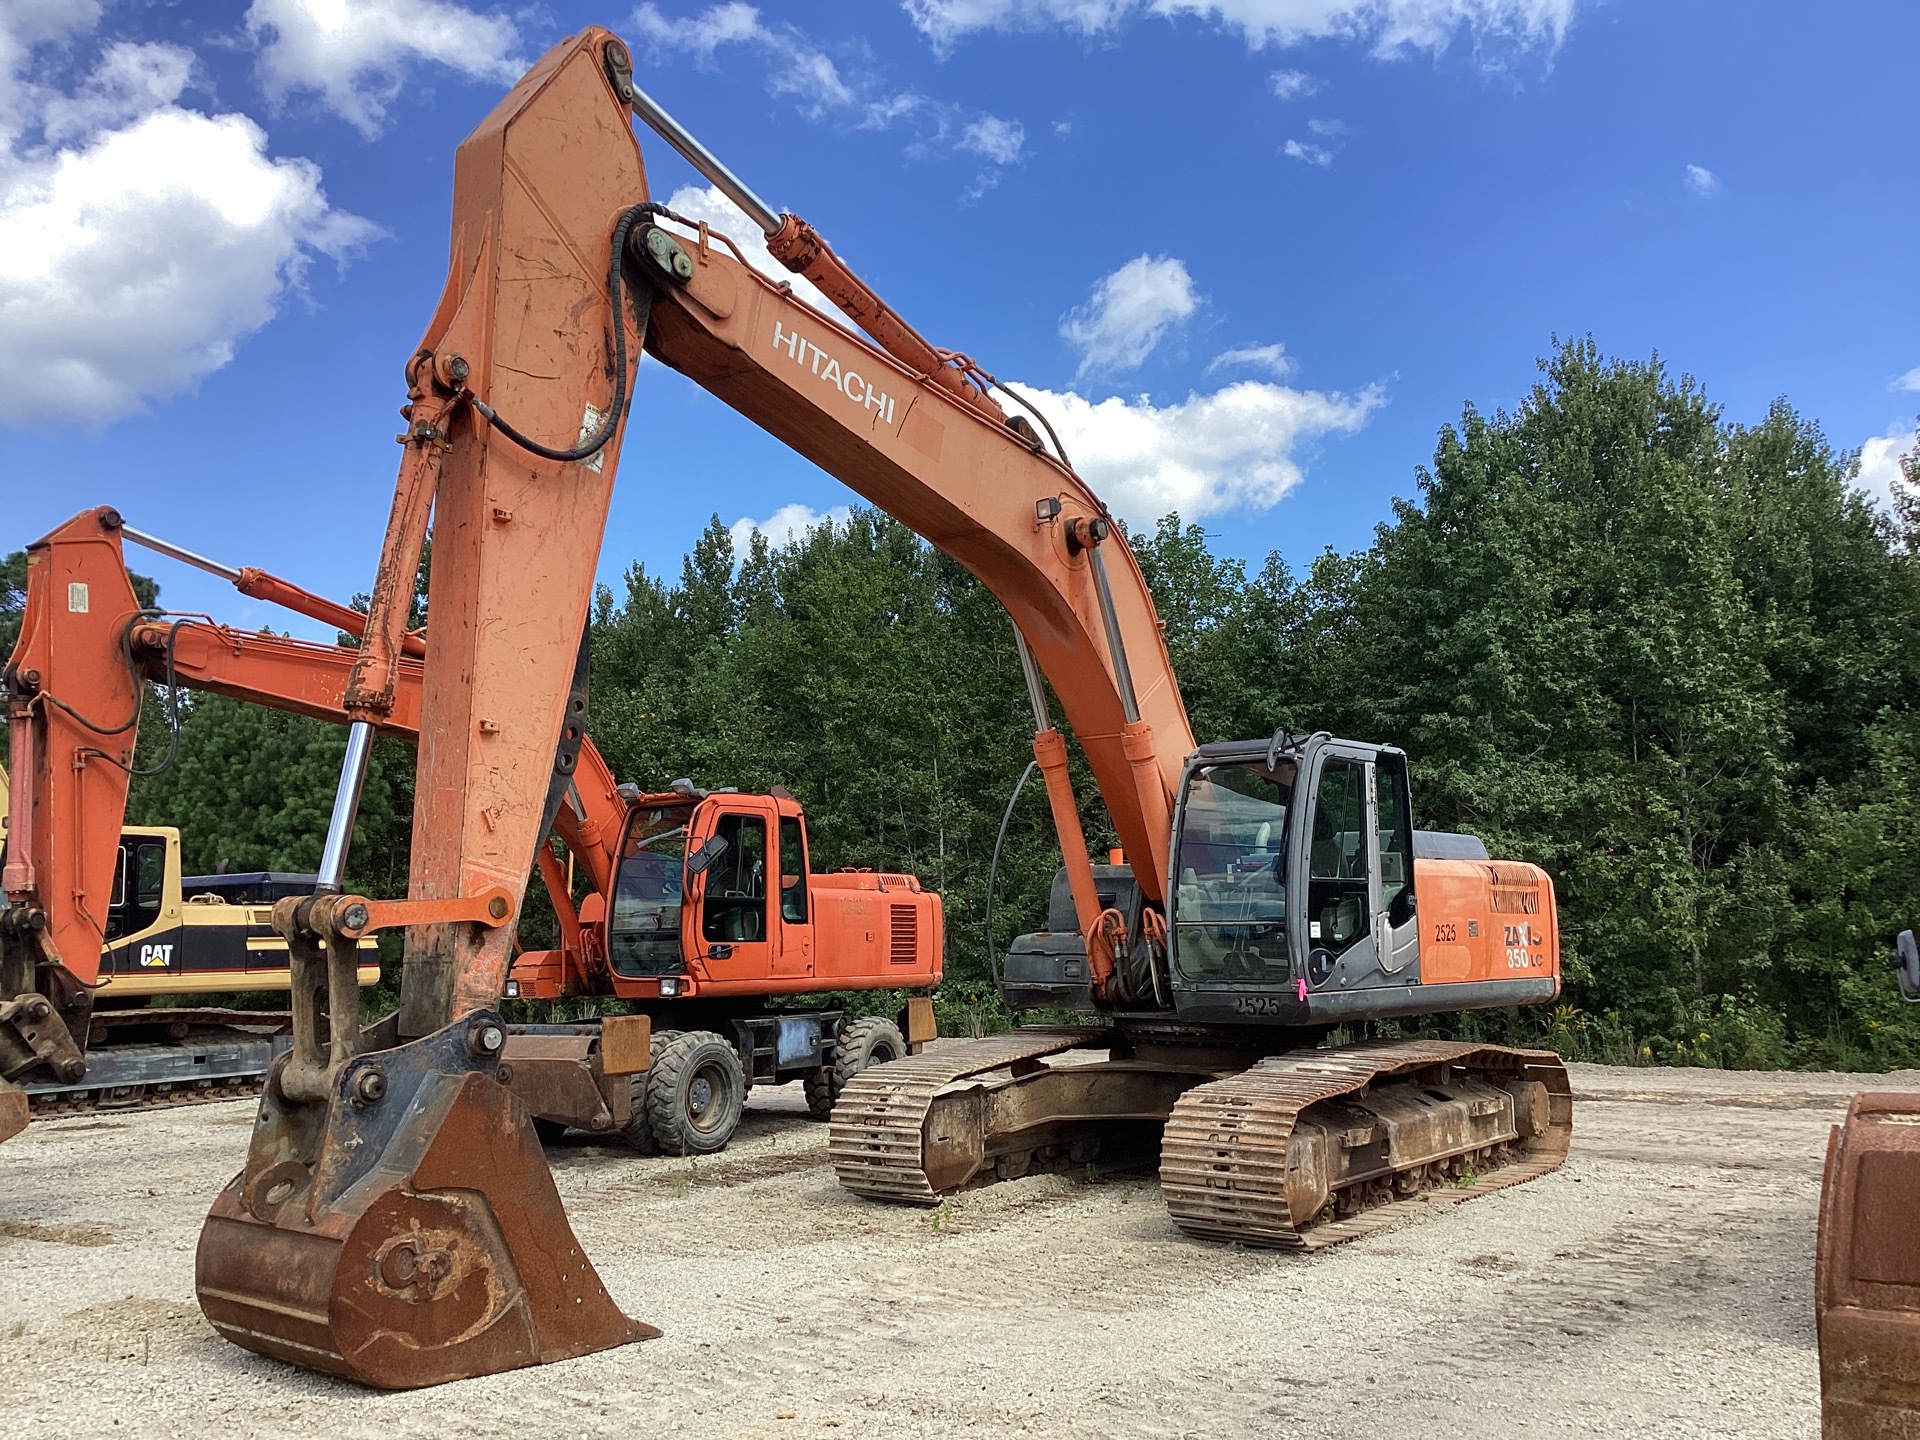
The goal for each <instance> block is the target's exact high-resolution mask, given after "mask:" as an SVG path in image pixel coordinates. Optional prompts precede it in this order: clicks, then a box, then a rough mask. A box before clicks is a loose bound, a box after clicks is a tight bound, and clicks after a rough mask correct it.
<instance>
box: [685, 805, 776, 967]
mask: <svg viewBox="0 0 1920 1440" xmlns="http://www.w3.org/2000/svg"><path fill="white" fill-rule="evenodd" d="M713 833H714V834H716V835H718V836H719V837H720V838H721V839H722V840H725V841H726V842H727V848H726V852H725V853H724V854H722V855H721V856H720V858H719V859H718V860H716V861H714V862H713V864H712V865H711V866H709V867H708V869H707V872H706V879H707V894H706V907H705V911H704V913H703V914H702V916H701V922H700V933H701V935H702V936H703V937H705V938H706V939H708V940H713V941H719V942H720V943H722V944H739V943H743V942H751V941H755V940H764V939H766V938H767V822H766V821H765V820H763V819H761V818H760V817H759V816H758V815H723V816H721V817H720V823H719V824H718V825H717V826H715V827H714V832H713Z"/></svg>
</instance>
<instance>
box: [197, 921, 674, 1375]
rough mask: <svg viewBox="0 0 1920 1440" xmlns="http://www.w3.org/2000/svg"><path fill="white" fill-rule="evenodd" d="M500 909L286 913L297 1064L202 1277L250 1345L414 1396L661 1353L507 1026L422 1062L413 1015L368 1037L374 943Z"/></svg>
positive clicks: (215, 1310) (288, 1058) (450, 1031)
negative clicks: (361, 981) (620, 1351)
mask: <svg viewBox="0 0 1920 1440" xmlns="http://www.w3.org/2000/svg"><path fill="white" fill-rule="evenodd" d="M502 893H503V892H502ZM499 900H500V896H499V895H488V896H482V897H480V898H479V900H477V901H474V900H467V901H456V902H412V903H409V902H404V901H400V902H381V903H376V902H370V901H367V900H364V899H361V898H360V897H358V896H351V895H316V896H310V897H294V898H289V899H285V900H282V901H281V902H279V904H278V905H276V906H275V907H274V926H275V928H276V929H278V930H279V931H280V933H281V934H283V935H285V936H286V937H287V940H288V943H289V948H290V950H291V958H292V970H293V1013H294V1045H293V1048H292V1050H291V1051H289V1052H288V1053H287V1054H285V1055H283V1056H281V1057H280V1058H279V1060H277V1061H276V1062H275V1063H274V1065H273V1068H272V1069H271V1070H270V1071H269V1073H268V1076H267V1081H266V1087H265V1090H264V1092H263V1093H262V1096H261V1100H260V1110H259V1114H258V1117H257V1119H256V1121H255V1124H254V1128H253V1135H252V1142H251V1145H250V1147H249V1149H248V1152H247V1163H246V1168H245V1169H244V1170H242V1171H241V1172H240V1174H239V1175H237V1176H236V1177H235V1178H234V1179H233V1181H232V1182H231V1183H230V1184H229V1185H228V1186H227V1187H226V1189H225V1190H223V1191H222V1192H221V1193H220V1196H219V1198H218V1199H216V1200H215V1201H214V1204H213V1209H212V1210H211V1212H210V1213H209V1214H208V1216H207V1220H206V1224H205V1225H204V1227H203V1228H202V1230H201V1232H200V1244H199V1249H198V1252H197V1254H196V1256H195V1261H194V1285H195V1290H196V1292H197V1293H198V1296H199V1300H200V1307H201V1309H202V1310H203V1311H204V1312H205V1313H206V1316H207V1319H208V1320H209V1321H210V1322H211V1323H212V1324H213V1327H214V1328H215V1329H216V1330H218V1331H219V1332H220V1333H221V1334H222V1335H224V1336H225V1337H226V1338H227V1339H229V1340H231V1341H233V1343H234V1344H236V1345H240V1346H243V1347H245V1348H246V1349H248V1350H253V1351H256V1352H257V1353H259V1354H262V1355H268V1356H272V1357H274V1358H276V1359H280V1360H285V1361H288V1362H290V1363H292V1364H296V1365H302V1366H305V1367H307V1368H309V1369H313V1370H321V1371H325V1372H327V1373H329V1374H333V1375H340V1376H344V1377H345V1378H347V1379H350V1380H355V1381H358V1382H359V1383H361V1384H363V1385H370V1386H374V1387H376V1388H379V1389H388V1390H400V1389H411V1388H415V1387H418V1386H424V1385H437V1384H441V1383H443V1382H445V1381H449V1380H459V1379H464V1378H467V1377H470V1376H475V1375H488V1374H493V1373H495V1372H497V1371H502V1370H512V1369H517V1368H520V1367H522V1366H526V1365H543V1364H547V1363H549V1362H551V1361H555V1360H567V1359H572V1358H573V1357H575V1356H579V1355H586V1354H590V1353H592V1352H594V1351H597V1350H604V1349H608V1348H611V1347H613V1346H616V1345H625V1344H628V1343H631V1342H633V1341H636V1340H648V1339H652V1338H654V1337H656V1336H658V1335H659V1334H660V1332H659V1331H658V1330H657V1329H655V1328H654V1327H652V1326H650V1325H643V1324H640V1323H639V1322H637V1321H634V1320H630V1319H629V1318H628V1317H627V1316H626V1315H624V1314H622V1313H621V1311H620V1309H619V1307H618V1306H617V1305H615V1304H614V1302H613V1300H612V1299H611V1298H610V1297H609V1296H608V1294H607V1291H606V1287H605V1286H604V1285H602V1284H601V1281H600V1277H599V1275H598V1274H597V1273H596V1272H595V1270H594V1268H593V1264H592V1262H591V1261H589V1260H588V1259H587V1256H586V1254H585V1253H584V1252H583V1251H582V1249H581V1247H580V1242H579V1240H578V1239H577V1238H576V1237H575V1235H574V1233H573V1228H572V1226H571V1225H569V1224H568V1221H567V1216H566V1211H565V1209H564V1208H563V1207H562V1205H561V1203H560V1195H559V1192H558V1191H557V1190H556V1189H555V1188H554V1183H553V1176H552V1174H551V1172H550V1171H549V1170H548V1168H547V1162H546V1157H545V1154H544V1153H543V1151H542V1150H541V1148H540V1144H539V1141H538V1139H537V1138H536V1137H535V1135H534V1132H533V1127H532V1125H531V1123H530V1119H529V1116H528V1114H527V1112H526V1110H525V1108H524V1107H523V1106H522V1105H521V1104H520V1102H519V1101H518V1100H517V1099H516V1098H515V1097H514V1095H513V1093H512V1091H511V1089H510V1088H509V1082H510V1080H511V1069H510V1067H509V1066H508V1065H507V1064H506V1063H505V1062H504V1061H503V1060H502V1052H503V1051H504V1050H505V1048H506V1037H507V1027H506V1024H505V1022H504V1021H503V1020H502V1019H501V1017H500V1016H499V1015H498V1014H496V1013H495V1012H493V1011H492V1010H478V1011H474V1012H472V1013H470V1014H467V1015H463V1016H461V1017H459V1018H457V1019H455V1020H454V1021H453V1023H452V1024H450V1025H447V1026H445V1027H444V1028H442V1029H440V1030H438V1031H435V1032H434V1033H433V1034H430V1035H426V1036H423V1037H421V1038H419V1039H415V1040H411V1041H407V1042H405V1043H402V1042H401V1038H400V1035H399V1026H398V1016H397V1015H389V1016H387V1017H386V1018H385V1019H384V1020H381V1021H379V1022H377V1023H376V1024H374V1025H373V1026H371V1027H368V1028H367V1029H365V1030H362V1029H361V1027H360V1023H359V1016H358V996H359V987H358V982H357V975H356V973H355V971H356V966H357V964H358V956H357V953H356V949H355V947H356V944H357V941H358V938H359V936H360V935H362V934H365V933H367V932H368V931H369V930H371V929H376V928H383V927H384V926H387V925H395V924H407V923H418V922H419V921H421V920H425V919H428V918H431V919H433V920H435V921H442V922H444V921H446V920H454V919H464V920H468V921H472V922H477V923H480V924H483V925H485V924H490V923H498V922H499V921H500V920H503V919H504V915H505V912H506V910H507V909H508V908H509V907H507V906H503V905H501V904H500V903H499ZM428 907H431V908H432V909H433V910H434V911H435V912H436V913H434V914H433V915H432V916H431V917H429V916H427V915H424V914H417V913H415V912H420V911H423V910H425V909H427V908H428ZM450 912H460V913H458V914H456V913H450ZM323 1000H324V1001H326V1002H328V1003H327V1004H326V1006H325V1013H324V1014H323V1013H322V1002H323ZM323 1025H324V1026H325V1027H326V1029H327V1031H328V1032H329V1033H328V1036H327V1037H326V1038H324V1039H323V1037H322V1026H323Z"/></svg>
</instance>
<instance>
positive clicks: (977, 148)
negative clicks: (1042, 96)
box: [632, 0, 1027, 199]
mask: <svg viewBox="0 0 1920 1440" xmlns="http://www.w3.org/2000/svg"><path fill="white" fill-rule="evenodd" d="M632 27H633V32H634V36H635V38H636V39H638V40H640V41H643V42H645V43H646V44H647V45H649V46H651V47H652V49H653V51H654V52H655V58H656V59H658V58H659V56H660V55H661V54H663V53H666V52H678V53H681V54H685V55H689V56H691V57H692V58H693V60H694V62H695V63H696V64H701V65H711V64H713V63H714V62H715V59H716V57H717V55H718V54H719V52H720V51H721V50H722V49H723V48H726V47H729V46H738V47H743V48H745V49H747V50H750V51H753V52H756V53H757V54H759V55H760V56H761V57H762V58H763V59H764V60H766V61H767V62H769V70H768V74H767V80H766V85H767V89H768V90H769V91H770V92H771V93H773V94H775V95H783V96H791V97H793V98H794V99H795V100H796V101H797V102H798V104H799V106H800V109H801V112H802V113H803V114H804V115H806V116H807V118H809V119H812V120H823V119H828V118H832V117H844V118H845V119H847V120H849V121H851V123H853V124H855V125H856V126H857V127H858V128H859V129H862V130H891V129H892V128H894V127H895V126H896V125H898V126H902V127H903V128H905V129H906V130H907V131H908V133H909V135H910V136H911V137H912V140H911V143H910V144H909V145H908V147H907V153H908V154H909V155H911V156H920V155H925V154H929V153H932V152H934V151H962V152H965V153H968V154H973V155H980V156H983V157H985V159H986V160H987V162H988V164H989V165H994V166H1003V165H1011V164H1014V163H1016V162H1017V161H1019V160H1022V159H1024V158H1025V154H1026V140H1027V132H1026V127H1025V126H1023V125H1022V124H1021V123H1020V122H1019V121H1017V120H1003V119H1001V118H1000V117H999V116H997V115H987V114H977V113H974V112H972V111H970V110H968V109H967V108H966V107H964V106H960V105H955V104H952V103H949V102H947V101H943V100H935V99H933V98H932V97H930V96H927V95H922V94H920V93H919V92H918V91H915V90H898V91H894V90H888V89H886V88H885V87H884V86H883V85H881V84H880V83H879V82H878V81H877V80H876V79H875V78H874V77H873V76H871V75H862V74H854V75H848V74H845V73H843V72H842V70H841V69H840V67H839V66H838V65H837V64H835V62H834V60H833V58H832V57H831V56H830V55H828V54H827V52H826V51H825V50H824V49H822V48H821V47H820V46H819V45H817V44H816V43H814V41H813V40H812V39H810V38H809V37H808V36H807V34H806V32H805V31H803V30H801V29H800V28H799V27H798V26H796V25H791V24H787V23H784V22H781V23H776V24H768V23H767V22H766V21H765V20H763V19H762V18H761V14H760V11H759V9H758V8H757V7H756V6H753V5H748V4H745V3H742V0H728V3H723V4H717V5H711V6H709V7H708V8H707V9H706V10H704V11H702V12H700V13H699V14H698V15H694V16H690V17H686V18H675V17H671V16H667V15H663V14H662V13H661V12H660V9H659V7H658V6H656V5H655V4H654V3H653V0H644V3H642V4H641V5H640V7H639V8H638V9H637V10H635V11H634V12H633V19H632ZM859 53H861V52H859V51H858V50H856V51H855V54H856V56H857V55H858V54H859ZM999 178H1000V177H999V176H998V175H997V174H996V173H994V172H993V171H991V170H989V171H987V172H986V173H984V174H982V175H981V176H980V177H979V178H978V179H977V180H975V182H974V183H973V185H972V186H971V187H970V189H969V190H968V191H967V198H969V199H973V198H977V197H978V196H980V195H982V194H985V193H986V192H987V191H988V190H991V189H992V188H993V187H994V186H995V185H996V184H998V183H999Z"/></svg>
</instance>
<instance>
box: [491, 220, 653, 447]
mask: <svg viewBox="0 0 1920 1440" xmlns="http://www.w3.org/2000/svg"><path fill="white" fill-rule="evenodd" d="M653 208H654V207H652V206H650V205H645V204H641V205H635V206H633V207H631V208H630V209H628V210H626V211H625V212H623V213H622V214H621V216H620V221H619V223H618V224H616V225H615V226H614V227H613V255H612V257H611V258H610V259H609V260H608V261H607V299H608V300H609V301H610V302H611V304H612V307H613V405H612V406H611V408H609V409H608V411H607V417H606V419H605V420H603V421H602V422H601V423H600V429H599V430H598V432H596V433H595V434H594V435H593V436H592V438H590V439H587V440H582V441H581V442H580V443H579V444H578V445H575V446H574V447H573V448H572V449H570V450H558V449H555V448H554V447H553V446H550V445H542V444H541V443H540V442H539V441H538V440H533V439H530V438H528V437H527V436H526V435H523V434H521V433H520V431H518V430H516V429H515V428H514V427H513V426H512V425H511V424H509V423H508V422H507V421H506V420H505V419H503V418H502V417H501V415H500V414H499V412H498V411H496V410H495V409H494V408H493V407H492V406H491V405H489V404H487V402H486V401H484V400H482V399H481V398H480V397H479V396H478V395H475V396H474V397H473V408H474V409H476V410H478V411H479V412H480V413H481V414H482V415H484V416H485V417H486V419H487V423H488V424H489V425H491V426H492V427H493V428H494V429H496V430H498V431H499V432H500V433H501V434H502V435H504V436H506V437H507V439H509V440H511V441H512V442H513V443H514V444H516V445H518V446H519V447H520V448H521V449H522V450H526V451H530V452H531V453H533V454H535V455H538V456H540V458H541V459H543V460H588V459H591V458H592V457H593V456H595V455H597V454H598V453H599V452H600V451H601V450H602V449H604V448H605V447H606V443H607V442H608V441H609V440H611V439H613V437H614V435H615V433H616V432H617V431H618V430H619V429H620V420H621V417H622V416H623V415H625V413H626V409H627V321H626V316H625V315H624V314H622V313H621V309H620V304H621V300H622V298H623V297H622V295H621V288H622V287H621V283H620V261H621V257H622V256H623V255H624V254H625V252H626V248H627V232H628V231H630V230H631V229H633V226H634V222H635V221H637V220H638V219H639V218H640V217H641V216H642V215H647V214H650V213H652V211H653Z"/></svg>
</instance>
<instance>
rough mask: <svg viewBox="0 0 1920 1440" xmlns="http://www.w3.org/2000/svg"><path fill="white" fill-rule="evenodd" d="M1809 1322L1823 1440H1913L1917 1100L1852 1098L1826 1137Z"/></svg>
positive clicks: (1917, 1332)
mask: <svg viewBox="0 0 1920 1440" xmlns="http://www.w3.org/2000/svg"><path fill="white" fill-rule="evenodd" d="M1814 1322H1815V1325H1816V1326H1817V1328H1818V1331H1819V1336H1820V1419H1821V1434H1822V1435H1823V1436H1824V1437H1825V1440H1868V1437H1874V1440H1879V1437H1890V1436H1907V1435H1920V1095H1892V1094H1876V1093H1873V1092H1869V1093H1867V1094H1863V1095H1856V1096H1854V1098H1853V1104H1852V1105H1850V1106H1848V1107H1847V1118H1846V1123H1845V1124H1842V1125H1836V1126H1835V1127H1834V1128H1833V1133H1832V1135H1831V1137H1830V1138H1829V1139H1828V1142H1827V1169H1826V1176H1825V1179H1824V1180H1823V1181H1822V1184H1821V1187H1820V1237H1819V1246H1818V1250H1817V1251H1816V1258H1815V1261H1814Z"/></svg>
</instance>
